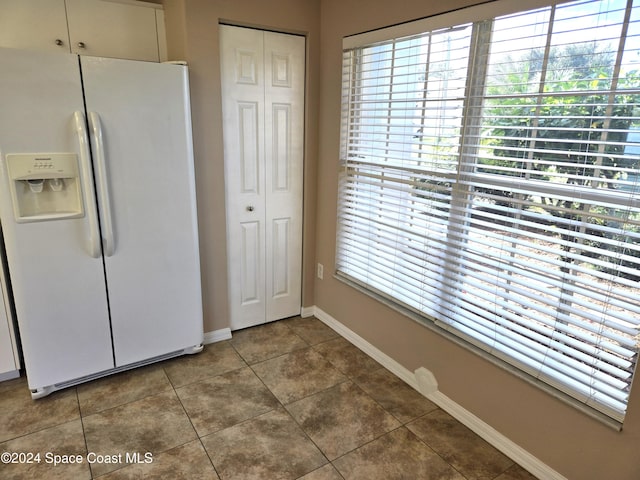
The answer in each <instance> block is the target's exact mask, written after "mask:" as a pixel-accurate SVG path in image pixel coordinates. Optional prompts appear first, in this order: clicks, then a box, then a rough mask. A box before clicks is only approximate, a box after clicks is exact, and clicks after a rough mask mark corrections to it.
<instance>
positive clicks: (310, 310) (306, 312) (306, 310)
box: [300, 306, 316, 318]
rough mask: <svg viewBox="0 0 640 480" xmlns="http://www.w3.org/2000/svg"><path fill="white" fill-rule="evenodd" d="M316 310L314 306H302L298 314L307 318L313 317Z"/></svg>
mask: <svg viewBox="0 0 640 480" xmlns="http://www.w3.org/2000/svg"><path fill="white" fill-rule="evenodd" d="M315 311H316V307H315V306H314V307H302V308H301V309H300V316H301V317H302V318H308V317H313V315H314V313H315Z"/></svg>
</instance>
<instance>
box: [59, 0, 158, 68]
mask: <svg viewBox="0 0 640 480" xmlns="http://www.w3.org/2000/svg"><path fill="white" fill-rule="evenodd" d="M67 19H68V22H69V39H70V42H71V51H72V52H73V53H78V54H81V55H94V56H100V57H113V58H126V59H131V60H147V61H151V62H157V61H159V58H160V57H159V53H158V35H157V29H156V13H155V9H154V8H149V7H144V6H138V5H129V4H123V3H115V2H104V1H99V0H67Z"/></svg>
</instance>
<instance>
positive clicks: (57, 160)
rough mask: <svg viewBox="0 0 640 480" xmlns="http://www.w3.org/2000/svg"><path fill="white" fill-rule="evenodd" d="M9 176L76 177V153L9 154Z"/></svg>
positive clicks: (33, 177)
mask: <svg viewBox="0 0 640 480" xmlns="http://www.w3.org/2000/svg"><path fill="white" fill-rule="evenodd" d="M7 166H8V168H9V176H10V177H11V178H12V179H14V180H33V179H37V178H74V177H77V176H78V161H77V157H76V154H75V153H51V154H23V153H20V154H9V155H7Z"/></svg>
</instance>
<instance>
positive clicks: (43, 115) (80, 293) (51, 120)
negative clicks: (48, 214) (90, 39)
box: [0, 49, 114, 389]
mask: <svg viewBox="0 0 640 480" xmlns="http://www.w3.org/2000/svg"><path fill="white" fill-rule="evenodd" d="M0 65H2V68H0V105H2V109H0V219H1V220H2V227H3V232H4V237H5V244H6V249H7V260H8V264H9V271H10V275H11V281H12V285H13V291H14V297H15V306H16V311H17V317H18V325H19V329H20V336H21V340H22V348H23V353H24V359H25V366H26V370H27V377H28V380H29V386H30V388H31V389H39V388H41V387H44V386H49V385H53V384H56V383H61V382H65V381H68V380H71V379H74V378H78V377H82V376H85V375H88V374H92V373H95V372H98V371H102V370H106V369H109V368H113V366H114V362H113V353H112V343H111V332H110V329H109V318H108V308H107V294H106V286H105V279H104V271H103V263H102V257H101V255H98V258H94V257H92V255H91V252H90V247H91V244H92V242H91V235H95V232H94V231H92V228H93V229H95V227H92V226H91V225H90V224H89V220H90V217H91V216H90V215H88V214H87V213H88V212H87V209H88V208H91V205H88V204H87V199H89V200H91V198H90V197H91V195H89V193H90V192H91V191H92V186H91V185H90V186H89V189H87V186H86V185H82V192H83V195H82V200H83V202H84V205H83V208H84V212H85V214H84V216H82V217H81V218H66V219H56V220H49V221H38V222H32V223H17V222H16V220H15V217H14V211H13V205H12V198H11V194H10V189H9V184H8V182H9V179H8V172H7V165H6V156H7V154H31V153H38V152H51V153H54V152H57V153H68V154H73V155H74V156H77V158H80V157H81V153H82V152H81V150H80V146H79V140H80V137H79V136H78V131H77V129H76V127H77V124H76V116H75V115H74V112H75V111H83V110H84V108H83V99H82V89H81V83H80V73H79V69H78V57H77V56H75V55H71V54H61V53H53V54H49V53H40V52H26V51H20V50H11V49H0ZM82 118H84V117H83V116H82ZM80 123H82V122H80ZM88 168H90V165H89V167H88ZM85 173H86V175H85V176H86V177H90V176H91V172H85ZM46 188H48V187H46ZM94 208H95V207H94Z"/></svg>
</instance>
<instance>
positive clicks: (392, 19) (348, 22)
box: [163, 0, 640, 480]
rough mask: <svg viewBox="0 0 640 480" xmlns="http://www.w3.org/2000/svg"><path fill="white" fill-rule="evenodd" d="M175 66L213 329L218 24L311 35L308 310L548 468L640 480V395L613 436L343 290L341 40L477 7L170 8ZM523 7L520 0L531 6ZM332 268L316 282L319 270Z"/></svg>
mask: <svg viewBox="0 0 640 480" xmlns="http://www.w3.org/2000/svg"><path fill="white" fill-rule="evenodd" d="M163 3H164V5H165V16H166V23H167V35H168V47H169V55H170V58H173V59H178V58H182V59H186V60H187V61H188V62H189V64H190V76H191V88H192V90H191V95H192V109H193V112H192V118H193V123H194V143H195V154H196V175H197V188H198V206H199V221H200V239H201V255H202V272H203V290H204V293H203V295H204V306H205V325H204V326H205V331H213V330H217V329H220V328H225V327H228V305H227V275H226V255H225V252H226V233H225V209H224V160H223V150H222V130H221V128H222V125H221V118H222V114H221V102H220V80H219V66H218V65H219V56H218V32H217V24H218V22H219V20H220V19H223V20H225V21H229V22H232V23H237V24H240V25H246V26H261V27H266V28H270V29H275V30H280V31H285V32H286V31H292V32H298V33H299V32H304V33H306V34H307V38H308V42H307V52H308V58H307V105H306V108H307V112H306V139H305V141H306V149H305V156H306V158H305V229H304V235H305V238H304V245H305V246H304V272H303V275H304V294H303V304H304V305H306V306H310V305H313V304H315V305H317V306H318V307H320V308H321V309H323V310H324V311H326V312H327V313H329V314H330V315H332V316H333V317H334V318H336V319H337V320H339V321H340V322H342V323H344V324H345V325H346V326H347V327H349V328H350V329H351V330H353V331H355V332H356V333H357V334H359V335H360V336H362V337H364V338H365V339H366V340H368V341H369V342H370V343H372V344H373V345H374V346H376V347H377V348H379V349H380V350H382V351H383V352H385V353H386V354H387V355H389V356H391V357H392V358H394V359H395V360H397V361H398V362H399V363H401V364H402V365H403V366H405V367H406V368H407V369H409V370H411V371H413V370H415V369H416V368H418V367H421V366H424V367H426V368H428V369H429V370H431V371H432V372H434V374H435V375H436V378H437V380H438V382H439V386H440V390H441V391H442V392H443V393H444V394H446V395H448V396H449V397H450V398H451V399H453V400H454V401H455V402H457V403H459V404H460V405H461V406H462V407H464V408H466V409H467V410H469V411H470V412H472V413H473V414H475V415H477V416H478V417H480V418H481V419H482V420H484V421H485V422H487V423H488V424H490V425H491V426H492V427H494V428H495V429H496V430H498V431H499V432H500V433H502V434H503V435H506V436H507V437H508V438H510V439H511V440H512V441H514V442H515V443H517V444H518V445H520V446H521V447H523V448H525V449H526V450H528V451H529V452H530V453H532V454H533V455H535V456H537V457H538V458H540V459H541V460H542V461H543V462H545V463H547V464H548V465H549V466H551V467H552V468H554V469H556V470H557V471H558V472H560V473H561V474H563V475H564V476H566V477H567V478H568V479H571V480H573V479H576V480H589V479H594V480H596V479H597V480H601V479H616V480H627V479H628V480H631V479H639V478H640V387H638V388H636V389H635V390H634V392H632V398H631V402H630V407H629V413H628V415H627V421H626V422H625V427H624V430H623V431H622V432H616V431H614V430H612V429H610V428H608V427H606V426H604V425H602V424H601V423H599V422H597V421H594V420H591V419H590V418H588V417H587V416H585V415H584V414H582V413H579V412H577V411H576V410H574V409H573V408H571V407H568V406H566V405H565V404H563V403H561V402H559V401H558V400H555V399H553V398H552V397H550V396H549V395H547V394H545V393H543V392H542V391H540V390H538V389H536V388H533V387H531V386H530V385H529V384H527V383H525V382H523V381H521V380H519V379H517V378H516V377H514V376H513V375H511V374H509V373H507V372H505V371H503V370H501V369H500V368H497V367H495V366H494V365H492V364H491V363H489V362H487V361H485V360H483V359H481V358H479V357H477V356H476V355H474V354H473V353H470V352H469V351H467V350H465V349H463V348H460V347H458V346H456V345H455V344H453V343H452V342H450V341H448V340H446V339H445V338H443V337H441V336H439V335H437V334H435V333H432V332H431V331H430V330H428V329H427V328H425V327H423V326H421V325H420V324H418V323H416V322H414V321H412V320H410V319H408V318H405V317H404V316H402V315H400V314H398V313H396V312H394V311H392V310H390V309H388V308H387V307H385V306H383V305H381V304H380V303H378V302H376V301H374V300H372V299H370V298H368V297H366V296H364V295H362V294H360V293H359V292H357V291H356V290H354V289H352V288H350V287H348V286H347V285H345V284H343V283H341V282H339V281H337V280H335V279H334V278H332V276H331V271H332V269H333V265H334V255H335V233H336V230H335V225H336V192H337V178H338V165H339V159H338V151H339V119H340V82H341V78H340V75H341V41H342V37H343V36H345V35H350V34H354V33H359V32H362V31H366V30H370V29H374V28H379V27H383V26H387V25H391V24H395V23H399V22H403V21H407V20H412V19H415V18H421V17H424V16H428V15H432V14H435V13H441V12H443V11H445V10H450V9H454V8H458V7H463V6H468V5H471V4H473V3H479V2H478V0H446V1H444V0H440V1H438V0H402V1H401V2H394V1H390V0H270V1H267V0H164V1H163ZM525 4H526V0H523V5H525ZM316 261H317V262H321V263H323V264H324V266H325V275H324V280H318V281H316V282H315V284H314V272H315V262H316Z"/></svg>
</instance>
